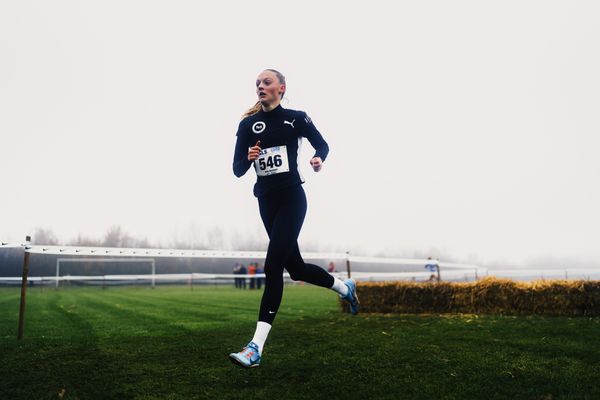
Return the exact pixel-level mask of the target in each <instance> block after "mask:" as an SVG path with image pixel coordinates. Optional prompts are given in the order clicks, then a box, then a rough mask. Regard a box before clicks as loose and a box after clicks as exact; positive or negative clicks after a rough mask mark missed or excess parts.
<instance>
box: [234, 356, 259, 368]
mask: <svg viewBox="0 0 600 400" xmlns="http://www.w3.org/2000/svg"><path fill="white" fill-rule="evenodd" d="M229 360H231V362H232V363H234V364H235V365H239V366H240V367H242V368H246V369H248V368H255V367H258V366H259V365H260V364H252V365H246V364H244V363H242V362H241V361H240V360H238V359H237V358H235V357H232V356H229Z"/></svg>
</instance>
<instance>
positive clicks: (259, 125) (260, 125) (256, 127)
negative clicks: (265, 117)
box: [252, 121, 267, 134]
mask: <svg viewBox="0 0 600 400" xmlns="http://www.w3.org/2000/svg"><path fill="white" fill-rule="evenodd" d="M266 127H267V124H265V123H264V122H262V121H256V122H255V123H254V124H253V125H252V132H254V133H256V134H259V133H261V132H262V131H264V130H265V128H266Z"/></svg>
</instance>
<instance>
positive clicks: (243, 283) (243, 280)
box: [240, 264, 248, 289]
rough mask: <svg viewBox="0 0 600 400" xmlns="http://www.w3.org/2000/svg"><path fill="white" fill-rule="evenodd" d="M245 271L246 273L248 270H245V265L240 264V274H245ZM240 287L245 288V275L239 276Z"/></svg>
mask: <svg viewBox="0 0 600 400" xmlns="http://www.w3.org/2000/svg"><path fill="white" fill-rule="evenodd" d="M247 273H248V270H246V267H244V264H242V266H241V267H240V275H246V274H247ZM240 288H241V289H246V277H245V276H244V277H243V278H240Z"/></svg>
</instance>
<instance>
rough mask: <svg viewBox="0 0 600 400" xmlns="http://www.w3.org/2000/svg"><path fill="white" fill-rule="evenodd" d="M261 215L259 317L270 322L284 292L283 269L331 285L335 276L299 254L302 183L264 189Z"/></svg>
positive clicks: (299, 277)
mask: <svg viewBox="0 0 600 400" xmlns="http://www.w3.org/2000/svg"><path fill="white" fill-rule="evenodd" d="M258 207H259V209H260V216H261V217H262V220H263V223H264V224H265V228H266V230H267V233H268V234H269V239H270V241H269V248H268V250H267V258H266V259H265V276H266V284H265V291H264V293H263V297H262V300H261V302H260V312H259V314H258V320H259V321H263V322H267V323H269V324H272V323H273V320H274V319H275V315H276V313H277V310H278V309H279V304H281V297H282V295H283V269H284V268H285V269H286V270H287V271H288V272H289V274H290V277H291V278H292V279H293V280H295V281H304V282H308V283H312V284H313V285H317V286H322V287H326V288H330V287H332V286H333V282H334V278H333V276H332V275H330V274H329V273H328V272H327V271H325V270H324V269H323V268H321V267H318V266H316V265H314V264H307V263H305V262H304V260H303V259H302V256H301V255H300V249H299V248H298V235H299V234H300V228H302V223H303V222H304V216H305V215H306V195H305V194H304V189H303V188H302V185H300V184H299V185H295V186H291V187H288V188H285V189H281V190H277V191H274V192H271V193H267V194H265V195H264V196H261V197H259V198H258Z"/></svg>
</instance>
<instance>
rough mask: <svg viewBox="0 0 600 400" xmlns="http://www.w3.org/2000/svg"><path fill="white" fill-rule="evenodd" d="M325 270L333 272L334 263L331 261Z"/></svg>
mask: <svg viewBox="0 0 600 400" xmlns="http://www.w3.org/2000/svg"><path fill="white" fill-rule="evenodd" d="M327 272H329V273H331V272H335V263H334V262H333V261H331V262H330V263H329V266H328V267H327Z"/></svg>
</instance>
